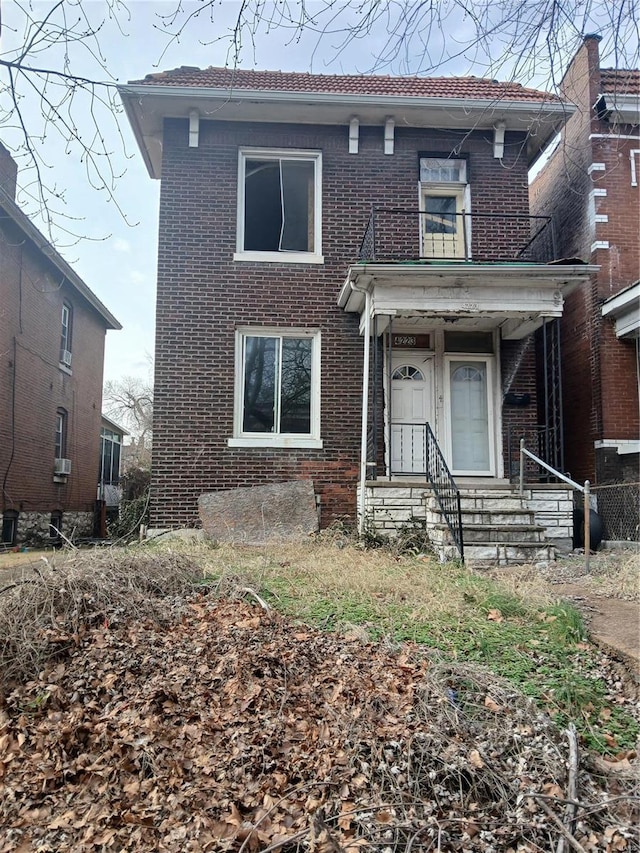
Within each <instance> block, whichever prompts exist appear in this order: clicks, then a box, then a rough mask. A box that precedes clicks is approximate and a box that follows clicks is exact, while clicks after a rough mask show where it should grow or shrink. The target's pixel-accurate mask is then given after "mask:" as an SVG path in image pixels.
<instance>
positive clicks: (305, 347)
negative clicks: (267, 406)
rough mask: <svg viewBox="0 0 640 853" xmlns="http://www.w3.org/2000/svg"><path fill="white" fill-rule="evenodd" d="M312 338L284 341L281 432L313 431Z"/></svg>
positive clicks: (284, 339)
mask: <svg viewBox="0 0 640 853" xmlns="http://www.w3.org/2000/svg"><path fill="white" fill-rule="evenodd" d="M311 345H312V341H311V339H310V338H283V339H282V372H281V381H280V432H281V433H307V434H308V433H310V432H311Z"/></svg>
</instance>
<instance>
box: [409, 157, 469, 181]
mask: <svg viewBox="0 0 640 853" xmlns="http://www.w3.org/2000/svg"><path fill="white" fill-rule="evenodd" d="M465 173H466V163H465V161H464V160H449V159H448V158H446V157H422V158H421V159H420V180H421V181H424V182H425V183H452V182H455V183H460V182H464V181H466V174H465Z"/></svg>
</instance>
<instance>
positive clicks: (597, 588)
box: [588, 551, 640, 601]
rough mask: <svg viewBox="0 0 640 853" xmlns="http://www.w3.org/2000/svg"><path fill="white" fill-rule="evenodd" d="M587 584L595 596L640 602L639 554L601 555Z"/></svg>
mask: <svg viewBox="0 0 640 853" xmlns="http://www.w3.org/2000/svg"><path fill="white" fill-rule="evenodd" d="M588 583H589V585H590V586H591V587H593V591H594V592H595V593H596V594H597V595H604V596H607V597H610V598H624V599H625V600H626V601H640V554H639V553H638V552H637V551H636V552H621V553H620V552H618V553H613V554H606V552H605V553H603V554H602V555H601V556H600V559H598V560H596V561H595V565H594V567H593V570H592V571H591V574H590V575H589V577H588Z"/></svg>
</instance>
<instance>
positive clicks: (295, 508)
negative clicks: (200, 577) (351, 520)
mask: <svg viewBox="0 0 640 853" xmlns="http://www.w3.org/2000/svg"><path fill="white" fill-rule="evenodd" d="M198 509H199V512H200V519H201V521H202V527H203V529H204V531H205V533H206V534H207V536H208V537H209V538H210V539H213V540H215V541H216V542H232V543H235V544H245V545H264V544H266V543H267V542H270V543H277V542H295V541H299V540H301V539H304V538H306V537H307V536H309V535H310V534H312V533H316V532H317V530H318V510H317V507H316V498H315V494H314V491H313V483H312V482H311V480H294V481H292V482H287V483H272V484H270V485H268V486H251V487H249V488H240V489H227V490H225V491H219V492H209V493H208V494H205V495H201V496H200V498H199V499H198Z"/></svg>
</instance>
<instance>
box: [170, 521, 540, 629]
mask: <svg viewBox="0 0 640 853" xmlns="http://www.w3.org/2000/svg"><path fill="white" fill-rule="evenodd" d="M172 547H173V548H175V547H176V546H172ZM177 547H178V548H179V549H180V550H181V549H182V548H183V547H187V548H188V553H190V554H192V555H194V553H198V558H197V559H198V562H200V561H202V563H203V566H204V571H205V573H209V574H211V575H212V576H214V577H216V578H218V579H220V581H221V582H223V583H224V582H225V579H230V578H231V579H233V578H236V577H237V576H238V574H241V575H242V576H243V578H244V581H245V582H247V583H250V584H254V585H255V586H256V588H262V589H265V590H267V591H269V592H271V593H272V594H273V595H274V597H275V598H282V599H295V600H296V601H297V603H298V607H299V608H300V609H301V610H302V611H304V609H305V603H306V602H315V601H318V600H319V599H332V600H335V599H345V598H349V599H352V600H360V601H362V602H363V603H364V602H366V603H368V604H370V605H372V606H375V607H376V608H377V609H383V608H388V607H389V606H393V605H402V606H403V607H404V608H408V609H409V610H411V612H412V613H413V614H414V615H415V618H416V619H427V618H431V617H433V616H434V615H445V614H446V615H449V616H451V617H454V618H455V617H462V616H463V615H464V614H465V613H466V612H467V611H468V610H469V600H470V597H475V598H477V596H478V595H480V596H482V595H484V594H486V592H487V590H488V588H489V586H490V587H491V588H493V587H495V588H497V589H499V590H501V591H502V592H503V593H504V594H505V595H507V596H517V597H518V598H519V599H521V600H522V601H526V602H527V603H528V605H531V606H544V605H545V604H549V603H551V602H552V601H553V600H554V595H553V592H552V590H551V589H550V587H549V586H548V584H546V583H545V582H544V580H543V579H542V578H541V577H540V576H539V575H538V574H537V573H536V572H535V570H533V569H531V568H530V567H529V568H526V569H525V570H523V571H521V572H519V573H518V574H517V576H516V575H514V574H509V575H506V576H505V577H504V578H502V577H497V578H496V579H495V583H491V584H489V582H488V579H487V577H486V575H482V574H481V573H473V572H470V571H468V570H466V569H464V568H463V567H460V566H457V565H454V564H451V563H449V564H446V565H442V564H441V563H439V562H437V560H435V559H433V558H431V557H426V556H413V555H404V556H403V555H399V554H396V553H394V552H393V551H390V550H386V549H378V550H365V549H363V548H362V547H360V546H359V545H358V544H357V543H354V542H350V541H345V540H344V539H342V538H340V537H337V538H332V537H330V536H325V537H319V538H318V539H315V540H310V541H309V542H305V543H300V544H287V545H278V546H271V547H269V546H262V547H247V546H245V547H238V546H232V545H221V546H220V547H218V548H215V549H211V548H210V546H207V545H200V546H196V548H198V549H199V552H194V550H193V549H194V546H193V545H192V544H189V545H188V546H177Z"/></svg>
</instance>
